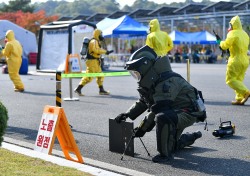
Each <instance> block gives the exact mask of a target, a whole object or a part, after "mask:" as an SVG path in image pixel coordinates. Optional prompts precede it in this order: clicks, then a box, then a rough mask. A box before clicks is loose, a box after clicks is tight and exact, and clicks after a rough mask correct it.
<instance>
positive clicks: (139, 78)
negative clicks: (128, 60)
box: [129, 70, 141, 81]
mask: <svg viewBox="0 0 250 176" xmlns="http://www.w3.org/2000/svg"><path fill="white" fill-rule="evenodd" d="M129 73H130V74H131V75H132V76H133V78H135V80H137V81H140V80H141V74H140V73H139V72H138V71H134V70H129Z"/></svg>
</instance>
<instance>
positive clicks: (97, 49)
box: [74, 29, 113, 96]
mask: <svg viewBox="0 0 250 176" xmlns="http://www.w3.org/2000/svg"><path fill="white" fill-rule="evenodd" d="M103 40H104V37H103V36H102V31H101V30H99V29H95V30H94V32H93V38H92V39H91V40H90V42H89V49H88V53H87V60H86V62H85V63H86V67H87V68H86V73H101V72H102V68H101V61H100V57H101V55H102V54H107V55H109V54H110V53H112V52H113V50H111V51H108V50H105V49H102V48H101V41H103ZM92 80H93V77H83V78H82V79H81V81H80V83H79V84H78V86H77V87H76V88H75V90H74V92H75V93H76V94H78V95H79V96H84V94H82V92H81V89H82V88H83V87H84V86H85V85H86V84H88V83H90V82H91V81H92ZM103 80H104V77H103V76H98V77H97V78H96V83H97V85H98V87H99V94H100V95H109V94H110V93H109V91H106V90H104V88H103Z"/></svg>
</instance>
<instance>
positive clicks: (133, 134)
mask: <svg viewBox="0 0 250 176" xmlns="http://www.w3.org/2000/svg"><path fill="white" fill-rule="evenodd" d="M133 138H135V131H134V130H133V133H132V135H131V137H130V139H129V142H128V144H127V145H126V147H125V149H124V152H123V154H122V157H121V160H123V156H124V155H125V152H126V150H127V148H128V146H129V143H130V141H131V140H132V139H133ZM139 139H140V141H141V143H142V145H143V147H144V148H145V150H146V152H147V154H148V156H150V153H149V152H148V150H147V148H146V146H145V144H144V143H143V141H142V139H141V138H140V137H139Z"/></svg>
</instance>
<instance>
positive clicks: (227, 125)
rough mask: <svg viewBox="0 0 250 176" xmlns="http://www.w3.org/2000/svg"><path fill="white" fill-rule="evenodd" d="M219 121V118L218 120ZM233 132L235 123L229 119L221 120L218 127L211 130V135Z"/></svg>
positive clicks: (231, 133) (227, 134) (224, 135)
mask: <svg viewBox="0 0 250 176" xmlns="http://www.w3.org/2000/svg"><path fill="white" fill-rule="evenodd" d="M220 122H221V120H220ZM234 133H235V125H234V124H232V122H231V121H225V122H221V123H220V126H219V129H218V130H214V131H213V133H212V134H213V136H215V137H221V138H223V137H226V136H232V135H233V134H234Z"/></svg>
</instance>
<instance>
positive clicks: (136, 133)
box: [134, 127, 146, 137]
mask: <svg viewBox="0 0 250 176" xmlns="http://www.w3.org/2000/svg"><path fill="white" fill-rule="evenodd" d="M145 133H146V131H143V130H142V129H141V128H140V127H136V128H135V129H134V137H143V136H144V135H145Z"/></svg>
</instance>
